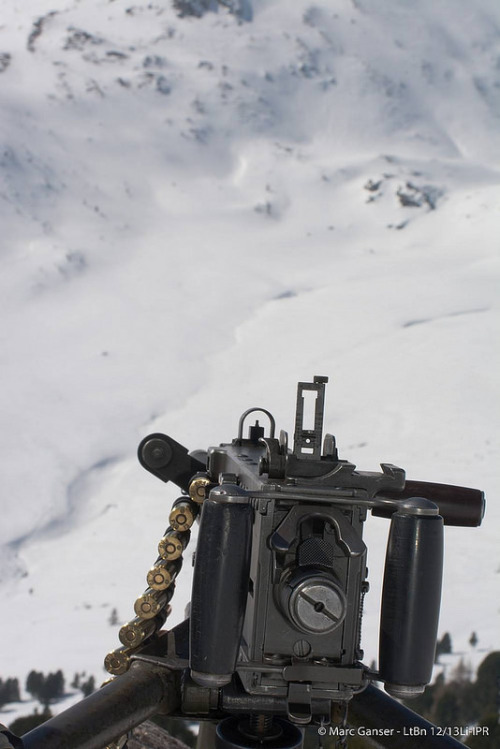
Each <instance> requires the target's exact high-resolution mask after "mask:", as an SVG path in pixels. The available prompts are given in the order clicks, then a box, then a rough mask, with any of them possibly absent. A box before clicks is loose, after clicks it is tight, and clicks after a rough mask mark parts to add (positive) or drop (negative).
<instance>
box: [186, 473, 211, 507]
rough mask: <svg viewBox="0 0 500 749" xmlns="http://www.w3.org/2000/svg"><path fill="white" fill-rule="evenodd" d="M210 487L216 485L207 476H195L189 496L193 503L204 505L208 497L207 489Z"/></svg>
mask: <svg viewBox="0 0 500 749" xmlns="http://www.w3.org/2000/svg"><path fill="white" fill-rule="evenodd" d="M210 485H212V486H214V483H213V481H210V479H209V478H208V477H207V476H195V478H194V479H193V480H192V481H191V483H190V484H189V496H190V497H191V499H192V500H193V502H196V503H197V504H203V502H204V501H205V499H206V496H207V495H206V490H207V487H209V486H210Z"/></svg>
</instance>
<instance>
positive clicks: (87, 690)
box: [80, 676, 95, 697]
mask: <svg viewBox="0 0 500 749" xmlns="http://www.w3.org/2000/svg"><path fill="white" fill-rule="evenodd" d="M80 689H81V690H82V693H83V696H84V697H88V696H89V694H92V692H95V679H94V677H93V676H89V678H88V679H87V681H84V682H83V684H82V685H81V686H80Z"/></svg>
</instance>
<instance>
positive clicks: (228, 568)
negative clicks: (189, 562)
mask: <svg viewBox="0 0 500 749" xmlns="http://www.w3.org/2000/svg"><path fill="white" fill-rule="evenodd" d="M252 513H253V510H252V508H251V507H250V505H249V504H247V503H244V504H240V503H231V502H226V501H224V502H218V501H214V500H212V499H206V500H205V502H204V503H203V510H202V515H201V524H200V530H199V536H198V545H197V548H196V561H195V568H194V576H193V592H192V598H191V616H190V666H191V676H192V677H193V679H194V681H196V682H197V683H198V684H201V685H202V686H211V687H214V686H223V685H224V684H228V683H229V682H230V681H231V677H232V675H233V673H234V670H235V667H236V660H237V657H238V650H239V646H240V639H241V632H242V628H243V620H244V617H245V608H246V602H247V594H248V583H249V575H250V552H251V531H252Z"/></svg>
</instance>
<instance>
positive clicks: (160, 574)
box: [146, 559, 182, 590]
mask: <svg viewBox="0 0 500 749" xmlns="http://www.w3.org/2000/svg"><path fill="white" fill-rule="evenodd" d="M181 566H182V560H181V559H177V560H175V562H169V561H167V560H163V559H162V560H161V561H159V562H157V563H156V564H155V565H154V567H151V569H150V570H149V572H148V574H147V578H146V580H147V583H148V585H149V587H150V588H153V590H165V589H166V588H169V587H170V586H171V585H172V583H173V581H174V580H175V578H176V577H177V574H178V572H179V570H180V569H181Z"/></svg>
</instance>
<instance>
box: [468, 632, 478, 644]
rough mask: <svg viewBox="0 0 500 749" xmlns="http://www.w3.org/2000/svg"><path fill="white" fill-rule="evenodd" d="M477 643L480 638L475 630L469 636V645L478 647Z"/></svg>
mask: <svg viewBox="0 0 500 749" xmlns="http://www.w3.org/2000/svg"><path fill="white" fill-rule="evenodd" d="M477 643H478V638H477V635H476V633H475V632H473V633H472V634H471V636H470V637H469V645H470V646H471V647H473V648H475V647H476V645H477Z"/></svg>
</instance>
